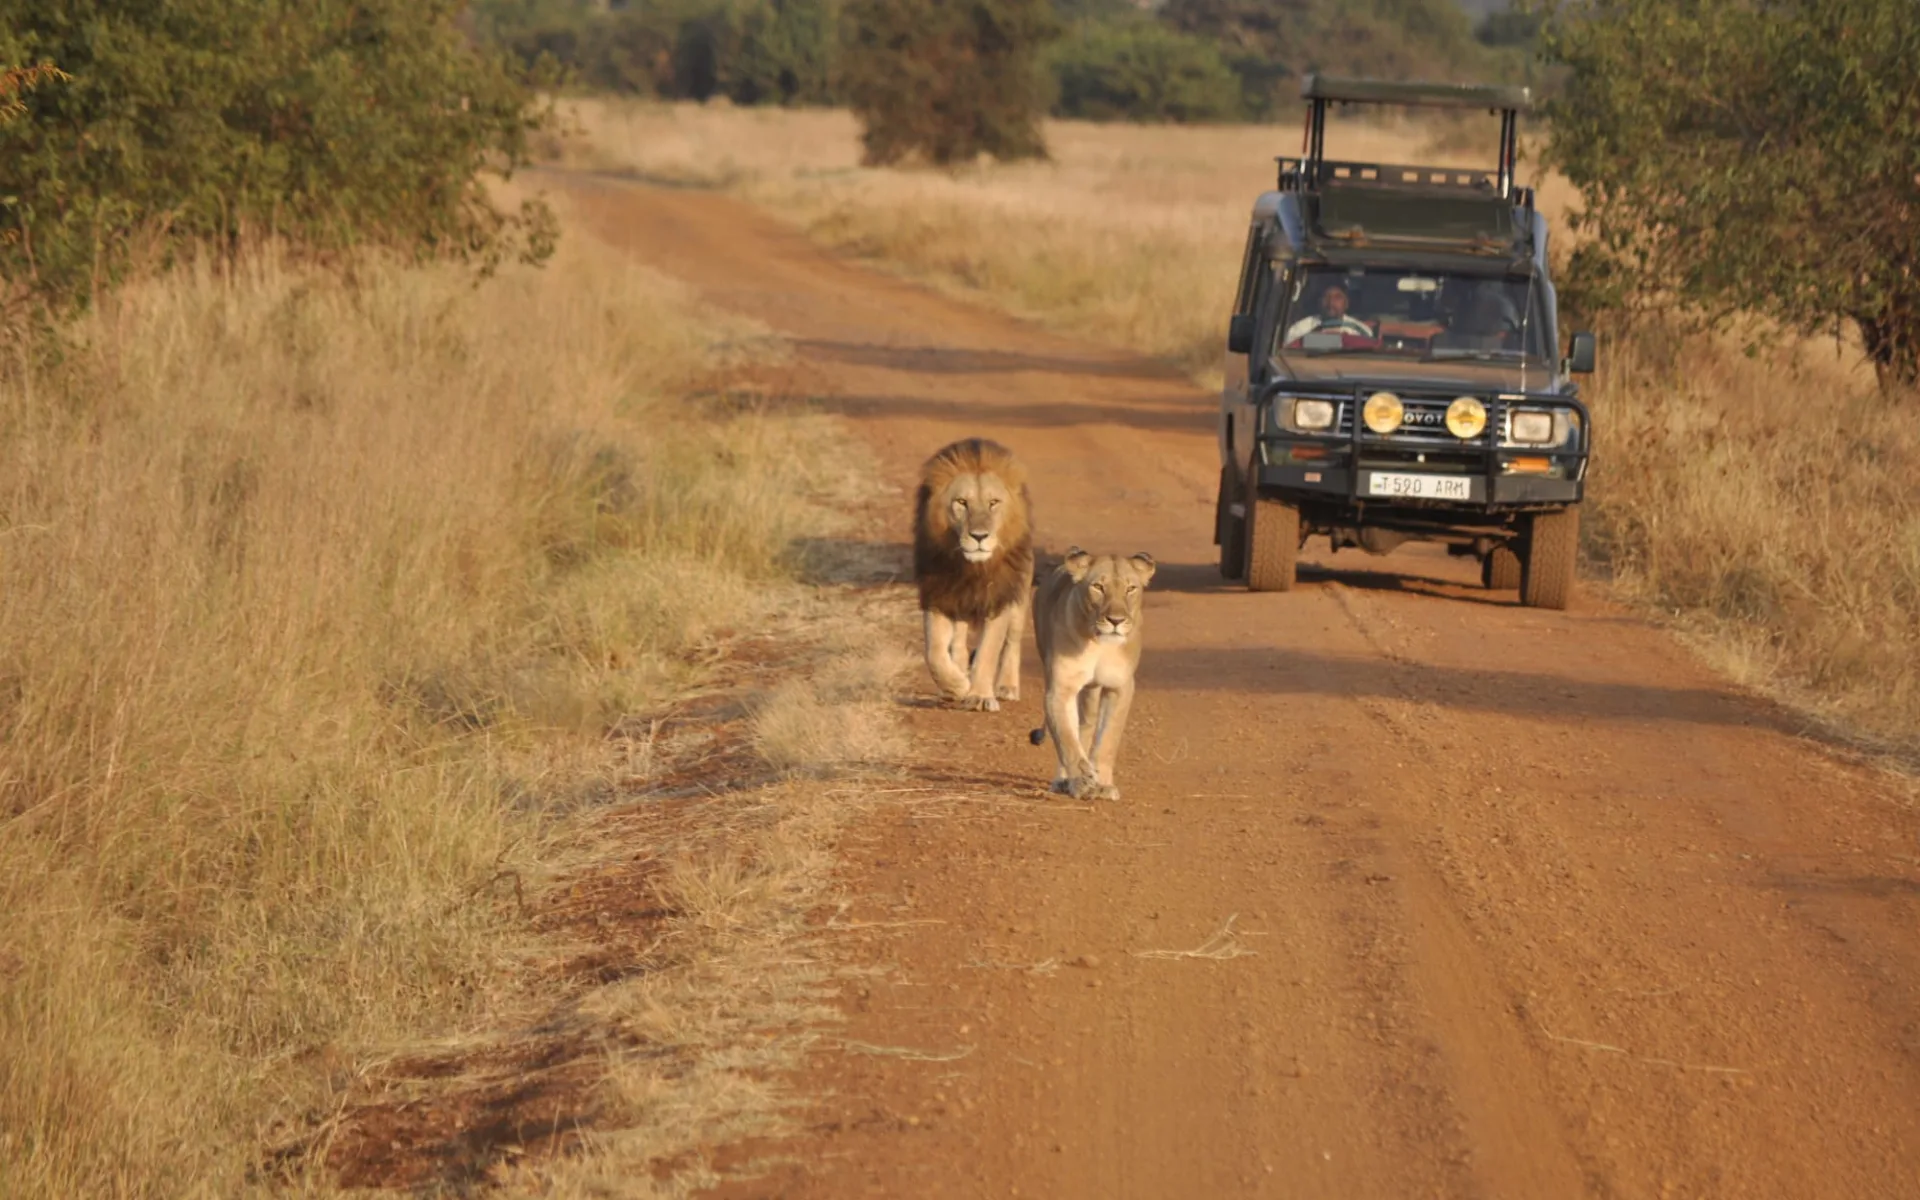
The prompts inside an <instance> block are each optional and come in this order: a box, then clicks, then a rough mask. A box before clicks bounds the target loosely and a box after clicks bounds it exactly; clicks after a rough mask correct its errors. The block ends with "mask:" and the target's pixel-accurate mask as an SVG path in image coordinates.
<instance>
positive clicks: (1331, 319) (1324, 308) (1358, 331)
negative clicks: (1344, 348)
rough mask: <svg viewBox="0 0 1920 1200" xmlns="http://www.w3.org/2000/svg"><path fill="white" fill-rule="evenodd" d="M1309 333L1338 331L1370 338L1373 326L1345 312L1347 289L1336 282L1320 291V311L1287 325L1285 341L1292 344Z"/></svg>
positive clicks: (1352, 335)
mask: <svg viewBox="0 0 1920 1200" xmlns="http://www.w3.org/2000/svg"><path fill="white" fill-rule="evenodd" d="M1309 333H1339V334H1345V335H1347V336H1349V337H1361V338H1371V337H1372V336H1373V327H1372V326H1371V325H1368V324H1367V323H1366V322H1365V321H1362V320H1361V319H1360V318H1359V317H1356V316H1353V315H1352V314H1350V313H1348V312H1347V289H1346V288H1344V287H1341V286H1340V285H1339V284H1337V283H1332V284H1328V285H1327V289H1326V290H1325V291H1323V292H1321V293H1320V311H1319V312H1318V313H1315V314H1310V315H1308V316H1304V317H1301V318H1300V319H1299V320H1298V321H1295V322H1294V323H1293V324H1292V325H1289V326H1288V327H1287V336H1286V342H1287V343H1288V344H1292V343H1294V342H1297V341H1299V340H1300V339H1301V338H1303V337H1305V336H1306V335H1307V334H1309Z"/></svg>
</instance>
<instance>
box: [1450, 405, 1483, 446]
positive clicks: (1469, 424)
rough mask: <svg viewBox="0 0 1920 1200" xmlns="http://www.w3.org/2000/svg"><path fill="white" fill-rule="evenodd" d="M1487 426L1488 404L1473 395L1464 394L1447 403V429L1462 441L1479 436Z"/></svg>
mask: <svg viewBox="0 0 1920 1200" xmlns="http://www.w3.org/2000/svg"><path fill="white" fill-rule="evenodd" d="M1486 427H1487V406H1486V405H1484V404H1482V403H1480V402H1479V401H1478V400H1475V399H1474V398H1473V397H1472V396H1462V397H1460V398H1459V399H1458V400H1455V401H1454V402H1453V403H1452V404H1449V405H1447V429H1448V430H1449V431H1450V432H1451V433H1452V434H1453V436H1455V437H1457V438H1459V439H1461V440H1462V441H1465V440H1466V439H1468V438H1477V437H1479V436H1480V431H1481V430H1483V429H1485V428H1486Z"/></svg>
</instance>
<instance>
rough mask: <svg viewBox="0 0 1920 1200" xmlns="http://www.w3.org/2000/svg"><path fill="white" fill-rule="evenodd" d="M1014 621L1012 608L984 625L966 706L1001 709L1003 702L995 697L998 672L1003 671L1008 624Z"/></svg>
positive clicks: (997, 710)
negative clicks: (1000, 667)
mask: <svg viewBox="0 0 1920 1200" xmlns="http://www.w3.org/2000/svg"><path fill="white" fill-rule="evenodd" d="M1012 621H1013V612H1012V611H1011V610H1008V611H1006V612H1003V613H1001V614H1000V615H998V616H996V617H992V618H989V619H988V621H987V623H986V625H984V626H982V627H981V630H980V644H979V645H978V646H977V647H975V648H974V652H973V678H972V679H971V680H970V681H969V682H968V687H967V694H966V695H965V696H964V697H962V698H961V701H960V703H961V705H962V706H963V707H965V708H969V709H973V710H975V711H979V712H999V711H1000V701H999V700H998V699H997V698H996V697H995V696H994V675H995V673H996V672H997V671H998V670H999V666H1000V654H1001V651H1002V650H1003V649H1005V647H1006V645H1007V641H1008V638H1007V627H1008V625H1010V624H1011V623H1012Z"/></svg>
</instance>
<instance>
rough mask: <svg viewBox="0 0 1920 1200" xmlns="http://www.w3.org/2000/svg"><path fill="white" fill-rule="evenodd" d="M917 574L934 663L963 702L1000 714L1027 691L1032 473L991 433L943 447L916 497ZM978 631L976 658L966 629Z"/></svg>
mask: <svg viewBox="0 0 1920 1200" xmlns="http://www.w3.org/2000/svg"><path fill="white" fill-rule="evenodd" d="M913 578H914V582H915V583H917V584H918V585H919V587H920V609H921V612H922V613H923V614H925V623H926V638H927V647H926V649H927V670H928V671H930V672H932V674H933V680H934V682H935V683H937V684H939V685H940V689H941V690H942V691H944V692H945V693H946V694H947V695H948V696H949V697H951V698H952V699H955V700H958V701H959V702H960V706H961V707H962V708H968V709H976V710H984V711H987V712H998V711H999V709H1000V701H1002V700H1018V699H1019V698H1020V638H1021V635H1022V634H1023V633H1024V632H1025V631H1026V627H1027V612H1028V609H1029V607H1030V606H1031V604H1032V603H1033V530H1032V522H1031V506H1030V505H1029V503H1028V500H1027V470H1026V467H1024V466H1023V465H1021V463H1020V461H1019V460H1018V459H1016V458H1015V457H1014V456H1013V452H1012V451H1011V450H1008V449H1007V448H1006V447H1005V446H1002V445H1000V444H999V443H998V442H991V441H988V440H986V439H985V438H966V439H964V440H962V441H958V442H954V443H953V444H951V445H949V446H946V447H944V448H942V449H941V450H940V452H939V453H938V454H935V455H934V456H933V457H932V458H930V459H928V460H927V462H926V465H925V466H924V467H922V468H921V472H920V491H919V494H918V495H917V496H916V497H915V498H914V502H913ZM970 629H978V630H979V631H980V644H979V645H978V646H977V647H976V648H975V650H974V652H973V655H972V658H971V660H969V658H968V655H967V633H968V631H969V630H970Z"/></svg>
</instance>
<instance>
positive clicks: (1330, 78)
mask: <svg viewBox="0 0 1920 1200" xmlns="http://www.w3.org/2000/svg"><path fill="white" fill-rule="evenodd" d="M1300 97H1301V99H1303V100H1331V101H1336V102H1339V103H1350V104H1408V105H1418V106H1421V107H1427V108H1484V109H1501V110H1504V111H1510V112H1532V111H1533V90H1532V89H1531V88H1526V87H1511V86H1503V85H1499V84H1485V83H1423V82H1418V81H1412V80H1409V81H1404V82H1403V81H1400V80H1393V79H1351V78H1344V77H1340V76H1334V75H1321V74H1317V73H1316V74H1309V75H1307V76H1305V77H1304V78H1302V79H1301V81H1300Z"/></svg>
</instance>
